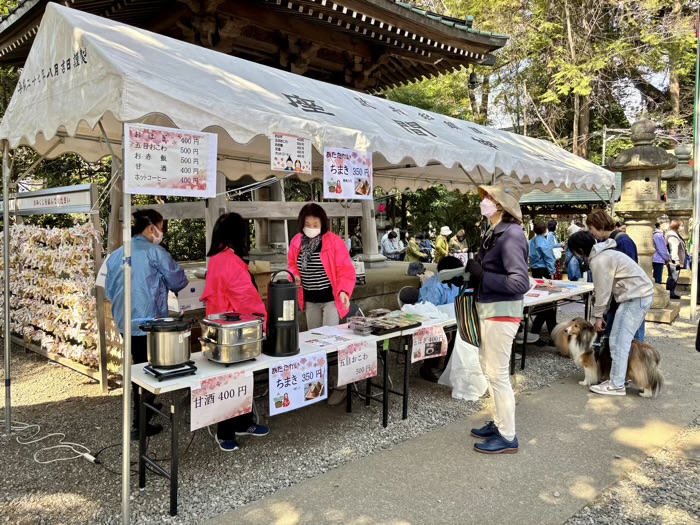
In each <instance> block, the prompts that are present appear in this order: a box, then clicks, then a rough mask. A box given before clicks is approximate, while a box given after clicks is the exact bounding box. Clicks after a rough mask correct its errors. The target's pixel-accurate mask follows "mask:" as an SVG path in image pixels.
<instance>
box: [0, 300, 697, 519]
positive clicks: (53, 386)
mask: <svg viewBox="0 0 700 525" xmlns="http://www.w3.org/2000/svg"><path fill="white" fill-rule="evenodd" d="M574 316H575V314H574V313H572V312H562V313H560V315H559V318H560V320H563V319H566V318H567V317H574ZM677 329H678V325H674V327H661V328H656V327H654V328H648V337H649V340H650V342H651V343H652V344H658V345H660V344H662V340H663V338H664V337H668V336H671V334H674V333H675V335H676V337H677V332H674V330H677ZM391 359H392V363H393V360H394V359H395V357H394V356H393V355H392V357H391ZM13 366H14V371H15V372H14V374H13V375H14V378H13V385H14V389H13V400H14V401H13V402H14V404H15V407H16V409H15V410H14V411H13V419H14V420H15V421H23V422H31V423H38V424H40V425H41V427H42V432H41V435H44V434H45V433H48V432H65V433H66V435H67V437H66V440H67V441H74V442H78V443H82V444H84V445H86V446H87V447H89V448H90V450H91V451H92V453H93V454H95V453H96V452H97V451H99V450H100V449H101V448H103V447H106V446H109V445H113V444H119V442H120V436H121V390H120V389H115V390H113V391H112V392H111V393H110V395H108V396H101V395H99V392H98V388H97V387H96V386H95V385H94V384H93V383H91V382H90V381H89V380H88V379H87V378H84V377H83V376H81V375H79V374H77V373H75V372H72V371H70V370H68V369H66V368H64V367H61V366H56V365H53V364H48V363H47V362H46V361H45V360H44V359H42V358H40V357H38V356H35V355H33V354H25V353H24V352H23V351H21V350H15V351H14V353H13ZM397 369H398V367H396V365H395V364H394V365H393V366H392V372H393V371H394V370H397ZM573 373H577V370H576V367H575V365H574V364H573V362H572V361H570V360H566V359H563V358H561V357H559V356H558V355H557V354H556V353H555V351H554V349H552V348H539V347H534V346H531V347H529V350H528V361H527V368H526V370H524V371H520V370H518V373H517V374H516V376H515V377H514V385H515V388H516V393H527V392H532V391H534V390H536V389H539V388H542V387H546V386H548V385H551V384H552V383H553V382H555V381H557V380H560V379H561V378H563V377H567V376H569V375H571V374H573ZM398 379H399V377H398V376H397V377H395V378H394V381H395V383H397V384H398V383H399V381H398ZM410 392H411V398H410V409H409V419H408V420H406V421H402V420H401V419H400V413H401V412H400V400H398V399H394V400H392V402H391V404H390V407H391V408H390V410H391V411H390V419H389V427H388V428H386V429H385V428H382V426H381V406H380V405H377V404H373V406H371V407H369V408H368V407H365V406H364V404H363V403H360V402H359V401H356V402H355V403H354V405H353V414H351V415H348V414H346V413H345V408H344V406H341V407H328V406H326V405H325V404H319V405H315V406H313V407H309V408H307V409H304V410H299V411H296V412H292V413H288V414H284V415H281V416H276V417H274V418H268V417H267V413H266V412H267V410H266V406H265V405H266V402H265V401H258V408H260V409H261V411H262V418H263V422H265V423H269V424H270V426H271V428H272V431H271V434H270V435H269V436H268V437H266V438H264V439H255V438H243V439H242V440H241V446H242V448H241V451H240V452H238V453H235V454H224V453H222V452H220V451H219V449H218V447H217V446H216V445H215V443H214V441H213V439H212V438H211V437H210V435H209V434H208V433H207V431H206V430H200V431H198V432H196V433H194V434H190V433H189V432H183V433H182V435H181V436H180V450H181V451H185V450H186V452H185V453H184V456H181V461H180V491H179V497H180V505H179V515H178V516H177V517H176V518H171V517H170V516H169V515H168V484H167V481H166V480H165V479H163V478H159V477H157V476H155V475H154V474H152V473H149V475H148V482H147V486H146V489H145V490H143V491H139V490H138V489H137V480H136V476H132V486H133V487H134V491H133V495H132V522H133V523H138V524H152V523H175V522H176V523H187V524H189V523H198V522H200V521H203V520H206V519H208V518H210V517H213V516H216V515H219V514H221V513H223V512H226V511H228V510H232V509H234V508H236V507H239V506H241V505H245V504H246V503H247V502H250V501H254V500H257V499H260V498H262V497H264V496H266V495H268V494H271V493H273V492H275V491H277V490H279V489H281V488H284V487H287V486H290V485H292V484H295V483H298V482H300V481H302V480H304V479H306V478H310V477H314V476H317V475H319V474H322V473H323V472H326V471H328V470H330V469H333V468H336V467H338V466H340V465H343V464H346V463H349V462H351V461H354V460H356V459H359V458H361V457H363V456H366V455H368V454H371V453H373V452H376V451H379V450H383V449H388V448H392V447H393V446H394V445H396V444H397V443H400V442H402V441H405V440H408V439H410V438H413V437H415V436H418V435H421V434H424V433H426V432H428V431H430V430H432V429H435V428H437V427H439V426H441V425H445V424H447V423H450V422H452V421H455V420H457V419H461V418H464V417H465V416H467V415H469V414H471V413H474V412H476V411H478V410H480V409H481V408H483V406H484V404H485V403H488V400H482V401H479V402H465V401H460V400H455V399H452V398H451V396H450V390H449V389H448V388H446V387H442V386H438V385H434V384H431V383H427V382H425V381H423V380H421V379H419V378H418V377H417V366H414V368H413V371H412V378H411V386H410ZM168 439H169V438H168V437H166V436H164V435H161V436H156V437H155V438H153V439H152V440H151V442H150V445H149V452H150V453H151V454H152V455H153V457H155V458H156V459H159V460H162V459H167V458H164V456H165V455H166V454H167V451H168V449H169V447H168ZM253 441H254V442H253ZM0 443H1V444H2V464H3V466H4V467H5V468H3V473H2V475H1V476H2V478H3V479H2V481H3V490H2V493H1V494H0V523H1V522H2V520H3V518H4V520H5V522H7V523H13V524H18V525H24V524H27V525H28V524H32V525H33V524H44V523H46V524H52V525H54V524H56V525H58V524H83V523H90V524H108V523H109V524H113V523H114V524H116V523H119V522H120V497H121V496H120V494H121V478H120V477H119V476H118V475H117V474H116V473H111V472H109V471H108V470H107V469H112V470H114V471H119V470H120V468H121V455H120V445H118V446H116V447H113V448H109V449H107V450H105V451H104V452H101V453H100V455H99V458H100V460H102V461H103V466H96V465H92V464H90V463H88V462H87V461H85V460H84V459H82V458H81V459H78V460H74V461H65V462H58V463H52V464H50V465H39V464H37V463H35V462H34V460H33V458H32V456H33V454H34V453H35V452H36V451H38V450H39V449H40V448H41V446H42V445H50V444H54V443H55V440H54V438H50V439H48V440H46V442H45V443H41V444H33V445H26V446H20V445H18V444H17V443H16V442H15V440H14V438H13V439H9V438H2V439H0ZM135 454H136V447H135V445H134V446H132V455H135ZM57 455H58V453H57V451H48V452H46V453H45V454H44V455H42V456H41V457H40V459H47V458H51V457H57ZM8 466H10V468H7V467H8ZM166 466H167V465H166ZM103 467H104V468H103ZM696 475H697V470H696ZM695 485H696V487H695V489H694V490H696V493H695V494H696V495H697V490H698V485H700V484H698V483H697V480H696V481H695ZM698 499H699V498H695V501H698ZM688 501H689V500H688ZM689 504H690V503H689ZM594 511H595V508H594V509H593V510H590V511H588V512H594ZM583 512H586V509H584V511H582V513H583ZM695 512H696V514H697V507H696V508H695ZM590 516H593V514H590ZM581 519H582V520H585V519H589V521H577V522H575V523H592V522H591V521H590V519H592V518H589V517H587V516H586V515H583V514H582V517H581ZM598 522H599V521H597V520H596V521H595V523H598ZM572 523H573V522H572ZM610 523H618V522H616V521H615V522H613V521H610ZM620 523H623V521H620ZM674 523H675V522H674ZM678 523H685V522H680V521H679V522H678Z"/></svg>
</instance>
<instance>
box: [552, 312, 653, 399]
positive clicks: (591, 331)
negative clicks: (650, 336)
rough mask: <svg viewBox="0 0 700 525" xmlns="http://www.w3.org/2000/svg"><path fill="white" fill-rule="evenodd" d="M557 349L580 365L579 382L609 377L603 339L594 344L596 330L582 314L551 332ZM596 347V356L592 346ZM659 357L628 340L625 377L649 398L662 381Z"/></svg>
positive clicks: (607, 350) (591, 382) (609, 363)
mask: <svg viewBox="0 0 700 525" xmlns="http://www.w3.org/2000/svg"><path fill="white" fill-rule="evenodd" d="M551 338H552V341H554V344H555V346H556V347H557V350H559V353H560V354H561V355H563V356H564V357H571V358H572V359H573V360H574V362H575V363H576V364H577V365H578V366H580V367H582V368H583V371H584V374H585V376H584V380H583V381H579V384H580V385H586V386H589V385H596V384H598V383H600V382H601V381H605V380H607V379H608V378H609V377H610V368H611V367H612V358H611V357H610V348H609V346H608V344H607V341H606V339H607V338H602V340H601V343H600V344H598V343H596V331H595V328H594V327H593V325H592V324H591V323H589V322H588V321H586V320H585V319H584V318H583V317H577V318H576V319H574V320H573V321H567V322H564V323H559V324H558V325H557V326H556V327H555V328H554V330H553V331H552V334H551ZM596 345H598V346H600V353H599V354H597V355H596V351H595V347H596ZM660 360H661V357H660V356H659V352H657V351H656V349H655V348H654V347H653V346H650V345H648V344H645V343H641V342H639V341H632V349H631V350H630V355H629V359H628V361H627V380H628V381H631V382H632V383H634V384H635V385H636V386H637V387H638V388H640V389H641V392H640V393H639V395H640V396H642V397H652V396H655V395H656V394H658V393H659V391H660V390H661V387H662V386H663V384H664V376H663V374H662V373H661V369H660V368H659V361H660Z"/></svg>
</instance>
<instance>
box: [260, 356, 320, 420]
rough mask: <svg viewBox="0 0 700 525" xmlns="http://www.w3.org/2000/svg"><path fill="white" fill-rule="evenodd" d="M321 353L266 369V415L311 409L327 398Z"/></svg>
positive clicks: (289, 360)
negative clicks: (268, 400)
mask: <svg viewBox="0 0 700 525" xmlns="http://www.w3.org/2000/svg"><path fill="white" fill-rule="evenodd" d="M327 372H328V362H327V360H326V353H325V352H317V353H315V354H307V355H304V356H299V357H294V358H292V359H287V360H286V361H282V362H280V363H278V364H275V365H274V366H272V367H271V368H270V372H269V381H270V415H271V416H275V415H277V414H284V413H285V412H289V411H291V410H296V409H297V408H301V407H305V406H307V405H313V404H314V403H318V402H319V401H322V400H324V399H326V398H327V397H328V373H327Z"/></svg>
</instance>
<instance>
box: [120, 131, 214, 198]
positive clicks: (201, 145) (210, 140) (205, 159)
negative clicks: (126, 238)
mask: <svg viewBox="0 0 700 525" xmlns="http://www.w3.org/2000/svg"><path fill="white" fill-rule="evenodd" d="M124 137H125V141H124V191H125V192H126V193H132V194H144V195H174V196H178V197H202V198H211V197H215V196H216V152H217V138H218V137H217V135H216V134H214V133H202V132H200V131H185V130H182V129H176V128H162V127H158V126H146V125H145V124H128V123H127V124H124Z"/></svg>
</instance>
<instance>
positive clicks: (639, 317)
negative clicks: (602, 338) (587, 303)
mask: <svg viewBox="0 0 700 525" xmlns="http://www.w3.org/2000/svg"><path fill="white" fill-rule="evenodd" d="M615 246H616V243H615V240H614V239H608V240H607V241H604V242H601V243H597V242H596V239H595V237H593V234H591V233H590V232H587V231H580V232H577V233H575V234H573V235H572V236H571V237H569V241H568V247H569V250H570V251H571V253H573V254H574V255H578V256H579V257H583V258H584V259H585V260H586V261H588V264H589V266H590V268H591V272H592V273H593V284H594V286H595V292H596V296H595V306H594V307H593V316H594V317H595V328H596V331H598V332H603V331H604V330H605V325H604V321H603V319H604V318H605V312H606V310H607V309H608V307H609V305H610V301H611V299H613V298H614V299H615V301H616V302H617V303H618V305H619V306H618V309H617V313H616V314H615V320H614V321H613V325H612V329H611V330H610V339H609V343H610V356H611V357H612V369H611V370H610V379H609V380H608V381H604V382H602V383H601V384H599V385H592V386H591V387H590V389H591V391H592V392H595V393H596V394H603V395H609V396H624V395H625V393H626V392H625V379H626V376H627V359H628V358H629V354H630V350H631V348H632V340H633V339H634V334H635V333H636V332H637V330H638V329H639V327H640V326H641V324H642V322H643V321H644V318H645V317H646V315H647V312H649V308H651V303H652V300H653V297H654V285H653V283H652V282H651V279H649V277H648V276H647V274H646V273H645V272H644V270H642V268H641V267H640V266H639V265H638V264H636V263H635V262H634V261H633V260H632V259H630V258H629V257H628V256H627V255H625V254H623V253H621V252H618V251H616V250H615Z"/></svg>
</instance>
